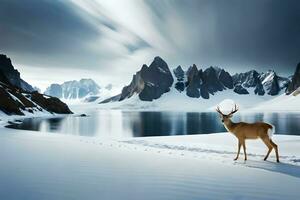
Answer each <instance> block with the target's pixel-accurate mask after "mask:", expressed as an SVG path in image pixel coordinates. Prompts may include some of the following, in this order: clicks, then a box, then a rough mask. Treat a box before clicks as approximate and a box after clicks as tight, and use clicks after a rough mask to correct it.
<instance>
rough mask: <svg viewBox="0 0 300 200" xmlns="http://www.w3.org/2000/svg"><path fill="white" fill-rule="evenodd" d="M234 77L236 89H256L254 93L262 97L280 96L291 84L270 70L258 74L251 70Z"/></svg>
mask: <svg viewBox="0 0 300 200" xmlns="http://www.w3.org/2000/svg"><path fill="white" fill-rule="evenodd" d="M232 77H233V82H234V85H235V87H242V88H244V89H245V90H247V89H248V88H255V89H254V93H255V94H256V95H260V96H263V95H265V94H268V95H272V96H275V95H278V94H279V93H280V92H281V91H282V90H285V88H286V87H287V85H288V84H289V83H290V80H289V79H288V78H285V77H281V76H278V75H277V74H276V72H275V71H273V70H269V71H267V72H266V73H258V72H257V71H255V70H251V71H248V72H245V73H239V74H235V75H233V76H232Z"/></svg>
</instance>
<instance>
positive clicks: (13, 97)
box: [0, 54, 72, 115]
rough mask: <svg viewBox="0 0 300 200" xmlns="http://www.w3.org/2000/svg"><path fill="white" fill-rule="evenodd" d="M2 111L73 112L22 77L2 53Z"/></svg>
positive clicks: (0, 67) (22, 113) (0, 84)
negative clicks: (40, 91) (41, 92)
mask: <svg viewBox="0 0 300 200" xmlns="http://www.w3.org/2000/svg"><path fill="white" fill-rule="evenodd" d="M0 111H2V112H4V113H5V114H7V115H13V114H15V115H25V114H26V113H35V112H48V113H59V114H69V113H72V112H71V110H70V109H69V108H68V106H67V105H66V104H65V103H63V102H62V101H60V100H59V99H58V98H56V97H51V96H47V95H43V94H40V93H39V92H38V91H36V90H35V89H34V88H33V87H32V86H31V85H30V84H29V83H27V82H26V81H24V80H23V79H21V76H20V73H19V71H18V70H16V69H15V68H14V66H13V65H12V62H11V60H10V58H8V57H7V56H6V55H3V54H0Z"/></svg>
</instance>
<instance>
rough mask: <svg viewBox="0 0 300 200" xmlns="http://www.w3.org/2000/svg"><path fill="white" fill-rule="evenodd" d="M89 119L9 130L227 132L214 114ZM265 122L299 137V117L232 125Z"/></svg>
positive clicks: (246, 117) (256, 116)
mask: <svg viewBox="0 0 300 200" xmlns="http://www.w3.org/2000/svg"><path fill="white" fill-rule="evenodd" d="M84 113H85V114H87V115H88V116H87V117H80V116H78V115H67V116H63V117H56V118H46V119H45V118H30V119H24V120H23V122H22V123H19V124H12V125H9V128H15V129H23V130H33V131H42V132H44V131H47V132H53V133H59V134H70V135H81V136H92V137H110V138H120V137H144V136H169V135H189V134H208V133H216V132H224V131H226V130H225V128H224V127H223V125H222V123H221V121H220V118H219V115H218V114H217V113H215V112H205V113H198V112H165V111H164V112H144V111H143V112H140V111H121V110H94V111H89V112H84ZM240 120H243V121H245V122H256V121H265V122H268V123H271V124H273V125H275V127H276V133H275V134H287V135H300V113H245V114H239V113H237V114H236V115H235V116H234V117H233V121H235V122H237V121H240Z"/></svg>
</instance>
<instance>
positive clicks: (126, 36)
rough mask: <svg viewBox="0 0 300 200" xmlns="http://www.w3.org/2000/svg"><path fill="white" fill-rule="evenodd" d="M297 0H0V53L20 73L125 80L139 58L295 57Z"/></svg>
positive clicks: (287, 65) (280, 64)
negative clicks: (4, 55) (9, 60)
mask: <svg viewBox="0 0 300 200" xmlns="http://www.w3.org/2000/svg"><path fill="white" fill-rule="evenodd" d="M299 52H300V1H298V0H285V1H282V0H251V1H250V0H248V1H246V0H245V1H240V0H184V1H183V0H26V1H24V0H1V1H0V53H2V54H6V55H8V56H9V57H10V58H11V59H12V61H13V64H14V66H15V67H16V68H17V69H18V70H19V71H20V72H21V75H22V77H23V78H24V79H25V80H26V81H28V82H29V83H31V84H32V85H34V86H38V87H40V88H41V89H45V88H46V87H47V86H48V85H49V84H51V83H62V82H64V81H67V80H74V79H80V78H92V79H94V80H96V81H97V82H98V83H99V84H100V85H102V86H105V85H106V84H108V83H113V84H114V85H116V86H124V85H126V84H128V83H129V82H130V80H131V78H132V75H133V74H134V73H135V72H136V71H138V70H139V69H140V68H141V66H142V64H144V63H145V64H150V63H151V61H152V60H153V58H154V57H155V56H160V57H162V58H163V59H164V60H165V61H166V62H167V63H168V64H169V67H170V68H175V67H177V66H178V65H181V66H183V67H184V68H187V67H189V66H190V65H192V64H196V65H197V66H198V68H207V67H209V66H220V67H222V68H225V69H226V70H228V71H229V72H231V73H236V72H243V71H246V70H250V69H256V70H258V71H261V72H262V71H266V70H268V69H273V70H275V71H277V72H278V73H279V74H281V75H285V76H287V75H291V74H293V72H294V70H295V68H296V65H297V63H298V62H300V54H299Z"/></svg>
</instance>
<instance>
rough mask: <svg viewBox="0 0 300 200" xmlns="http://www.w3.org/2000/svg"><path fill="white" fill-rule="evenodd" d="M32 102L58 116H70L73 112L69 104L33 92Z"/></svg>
mask: <svg viewBox="0 0 300 200" xmlns="http://www.w3.org/2000/svg"><path fill="white" fill-rule="evenodd" d="M31 100H32V101H34V102H35V103H36V104H37V105H39V106H41V107H42V108H44V109H45V110H47V111H48V112H50V113H58V114H70V113H72V111H71V110H70V109H69V107H68V106H67V104H65V103H63V102H62V101H60V100H59V99H58V98H56V97H50V96H48V97H44V95H43V94H40V93H38V92H33V93H32V94H31Z"/></svg>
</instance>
